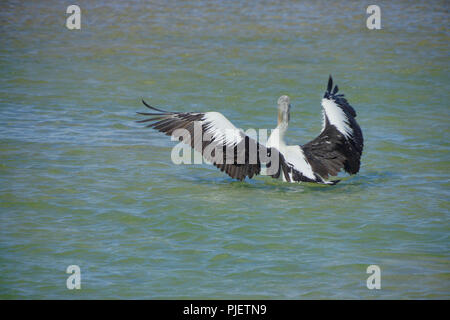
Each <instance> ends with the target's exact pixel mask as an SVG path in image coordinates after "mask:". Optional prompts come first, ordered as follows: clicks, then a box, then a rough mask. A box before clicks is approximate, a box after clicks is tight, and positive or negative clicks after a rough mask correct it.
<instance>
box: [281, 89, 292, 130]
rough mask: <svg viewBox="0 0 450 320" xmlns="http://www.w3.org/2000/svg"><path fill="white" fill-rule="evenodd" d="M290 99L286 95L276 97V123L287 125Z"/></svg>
mask: <svg viewBox="0 0 450 320" xmlns="http://www.w3.org/2000/svg"><path fill="white" fill-rule="evenodd" d="M290 112H291V100H290V99H289V97H288V96H281V97H280V98H278V125H280V124H285V125H287V124H288V122H289V119H290Z"/></svg>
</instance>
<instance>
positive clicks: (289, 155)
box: [280, 146, 316, 181]
mask: <svg viewBox="0 0 450 320" xmlns="http://www.w3.org/2000/svg"><path fill="white" fill-rule="evenodd" d="M280 152H281V153H282V154H283V156H284V158H285V159H286V161H287V162H289V163H290V164H291V165H292V166H293V167H294V169H295V170H297V171H299V172H301V173H302V174H303V175H304V176H305V177H308V178H310V179H313V180H315V179H316V177H315V175H314V172H313V169H312V167H311V165H310V164H309V163H308V162H307V161H306V158H305V154H304V153H303V150H302V148H300V146H286V147H284V148H282V150H280ZM291 181H292V177H291Z"/></svg>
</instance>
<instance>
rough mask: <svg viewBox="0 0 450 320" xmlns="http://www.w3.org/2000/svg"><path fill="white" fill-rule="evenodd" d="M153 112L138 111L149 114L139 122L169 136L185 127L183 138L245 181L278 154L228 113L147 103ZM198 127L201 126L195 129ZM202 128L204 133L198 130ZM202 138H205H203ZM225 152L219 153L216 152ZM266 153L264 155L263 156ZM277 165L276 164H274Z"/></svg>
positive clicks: (210, 159)
mask: <svg viewBox="0 0 450 320" xmlns="http://www.w3.org/2000/svg"><path fill="white" fill-rule="evenodd" d="M142 102H143V103H144V105H145V106H146V107H148V108H149V109H151V110H152V112H150V113H143V112H138V113H139V114H141V115H145V116H150V118H148V119H144V120H140V121H138V122H151V123H150V124H149V125H147V127H150V128H154V129H156V130H158V131H160V132H163V133H165V134H166V135H169V136H171V135H173V134H174V132H175V130H177V129H186V130H187V131H188V132H189V135H190V139H183V138H182V137H181V138H180V140H182V141H183V142H184V143H186V144H188V145H190V146H191V147H192V148H194V150H196V151H198V152H200V153H201V154H202V155H203V157H204V158H205V159H206V160H208V161H210V162H212V163H213V164H214V165H215V166H216V167H217V168H219V169H220V170H221V171H224V172H225V173H227V174H228V175H229V176H230V177H231V178H234V179H238V180H244V179H245V178H246V177H248V178H250V179H251V178H252V177H253V176H255V175H258V174H260V173H261V165H265V166H271V163H270V161H268V159H270V155H271V154H274V153H275V154H276V155H279V154H278V150H276V149H275V148H266V147H265V146H264V145H262V144H260V143H258V142H256V141H255V140H254V139H252V138H250V137H249V136H247V135H246V134H245V133H244V132H242V130H239V129H237V128H236V127H235V126H234V125H233V124H232V123H231V122H230V121H229V120H228V119H227V118H226V117H225V116H223V115H222V114H221V113H219V112H204V113H202V112H168V111H164V110H161V109H158V108H155V107H152V106H150V105H148V104H147V103H146V102H145V101H142ZM196 128H198V129H196ZM196 130H200V131H201V135H199V134H198V133H196ZM203 137H206V139H204V138H203ZM218 150H219V151H220V150H221V151H222V152H217V151H218ZM261 155H263V157H261ZM275 165H276V164H275ZM273 169H274V170H273V171H271V172H274V174H272V175H271V176H272V177H273V178H278V177H279V175H280V170H281V164H280V163H279V164H278V166H277V168H273Z"/></svg>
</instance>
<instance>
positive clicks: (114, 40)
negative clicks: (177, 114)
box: [0, 0, 450, 299]
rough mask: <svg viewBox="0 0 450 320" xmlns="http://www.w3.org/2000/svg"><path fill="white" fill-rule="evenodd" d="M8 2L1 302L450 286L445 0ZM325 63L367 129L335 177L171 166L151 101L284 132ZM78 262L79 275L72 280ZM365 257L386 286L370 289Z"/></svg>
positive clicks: (2, 54)
mask: <svg viewBox="0 0 450 320" xmlns="http://www.w3.org/2000/svg"><path fill="white" fill-rule="evenodd" d="M69 4H72V3H69V2H66V1H33V2H32V1H26V2H25V1H7V2H2V3H1V4H0V9H1V10H0V74H1V76H0V298H2V299H48V298H50V299H110V298H111V299H184V298H198V299H202V298H206V299H208V298H216V299H224V298H237V299H241V298H242V299H247V298H262V299H330V298H331V299H335V298H343V299H360V298H363V299H410V298H419V299H431V298H437V299H449V298H450V272H449V271H450V270H449V269H450V252H449V232H450V225H449V209H450V203H449V196H450V180H449V179H450V174H449V169H450V153H449V149H450V144H449V138H450V130H449V123H450V122H449V120H450V119H449V111H450V105H449V100H450V96H449V87H450V76H449V72H450V70H449V62H450V61H449V43H450V32H449V2H448V1H431V2H413V1H395V2H391V1H377V2H376V4H377V5H379V6H380V8H381V25H382V29H381V30H368V29H367V27H366V19H367V17H368V15H367V14H366V8H367V6H368V5H370V4H373V3H372V2H370V1H345V2H335V1H333V2H330V1H312V0H311V1H283V2H282V3H271V2H256V1H243V2H238V1H236V2H234V1H233V2H228V1H227V2H225V1H148V2H147V1H127V2H126V3H125V2H122V1H86V0H80V1H78V2H77V4H78V5H79V6H80V8H81V11H82V14H81V30H68V29H67V28H66V27H65V20H66V18H67V16H68V14H66V8H67V6H68V5H69ZM329 74H332V75H333V77H334V80H335V82H336V83H337V84H338V85H339V87H340V89H341V91H342V92H343V93H345V94H346V97H347V98H348V100H349V101H350V103H351V104H352V105H353V107H354V108H355V109H356V111H357V113H358V117H357V120H358V122H359V124H360V126H361V128H362V130H363V133H364V136H365V149H364V154H363V157H362V166H361V171H360V173H359V174H358V175H356V176H352V177H349V178H346V179H344V180H343V181H342V182H341V183H340V184H338V185H336V186H332V187H321V186H314V185H308V184H286V183H282V182H280V181H276V180H273V179H270V178H267V177H258V178H256V179H252V180H246V181H244V182H238V181H233V180H232V179H230V178H229V177H228V176H226V175H224V174H223V173H221V172H220V171H218V170H217V169H216V168H214V167H211V166H208V165H175V164H173V163H172V162H171V158H170V153H171V150H172V148H173V146H174V145H175V142H172V141H170V138H169V137H167V136H164V135H163V134H161V133H158V132H156V131H154V130H150V129H147V128H144V126H143V125H141V124H138V123H136V122H135V120H138V119H139V117H138V116H137V115H136V113H135V112H136V111H144V110H145V108H144V107H143V106H142V104H141V102H140V100H141V98H145V99H146V100H147V101H148V102H149V103H151V104H153V105H155V106H159V107H161V108H167V109H169V110H174V111H220V112H222V113H223V114H224V115H225V116H227V117H228V118H229V119H230V120H231V121H232V122H233V123H234V124H235V125H236V126H238V127H241V128H244V129H246V128H273V127H274V126H275V124H276V101H277V99H278V97H279V96H280V95H281V94H287V95H289V96H290V97H291V102H292V111H291V112H292V113H291V123H290V128H289V131H288V135H287V140H288V143H290V144H303V143H306V142H308V141H309V140H311V139H313V138H314V137H315V136H316V135H317V134H318V133H319V131H320V129H321V107H320V100H321V97H322V95H323V92H324V90H325V88H326V82H327V79H328V75H329ZM69 265H78V266H79V267H80V270H81V289H80V290H68V289H67V287H66V280H67V278H68V277H69V274H67V273H66V268H67V267H68V266H69ZM369 265H377V266H379V267H380V270H381V289H379V290H376V289H374V290H369V289H368V288H367V286H366V280H367V278H368V277H369V276H370V274H367V273H366V269H367V267H368V266H369Z"/></svg>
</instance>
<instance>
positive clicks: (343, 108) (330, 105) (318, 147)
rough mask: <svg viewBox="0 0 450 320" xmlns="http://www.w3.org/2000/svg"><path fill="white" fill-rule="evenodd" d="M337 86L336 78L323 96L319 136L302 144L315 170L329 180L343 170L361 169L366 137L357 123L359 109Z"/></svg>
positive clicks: (330, 79) (350, 172)
mask: <svg viewBox="0 0 450 320" xmlns="http://www.w3.org/2000/svg"><path fill="white" fill-rule="evenodd" d="M338 91H339V89H338V86H335V87H334V89H333V79H332V78H331V76H330V78H329V80H328V87H327V91H326V92H325V95H324V97H323V99H322V107H323V128H322V131H321V133H320V134H319V136H318V137H316V138H315V139H314V140H312V141H310V142H308V143H306V144H305V145H303V146H301V148H302V150H303V153H304V155H305V157H306V160H307V162H308V163H309V164H310V166H311V168H312V170H313V171H314V172H315V173H316V174H318V175H320V176H321V177H322V178H324V179H326V178H328V176H336V175H337V174H338V173H339V172H340V171H341V170H342V169H344V171H346V172H347V173H349V174H355V173H357V172H358V171H359V167H360V160H361V154H362V151H363V147H364V138H363V135H362V131H361V128H360V127H359V125H358V123H357V122H356V120H355V118H356V112H355V109H353V107H352V106H351V105H350V104H349V103H348V101H347V100H346V99H345V98H344V95H343V94H337V93H338Z"/></svg>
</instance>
